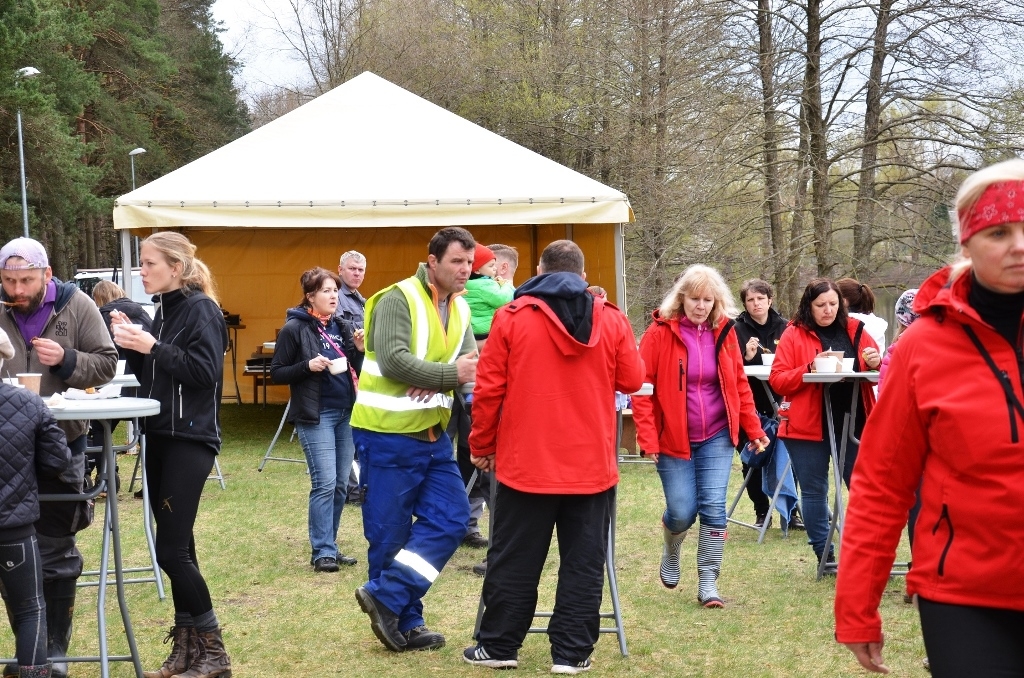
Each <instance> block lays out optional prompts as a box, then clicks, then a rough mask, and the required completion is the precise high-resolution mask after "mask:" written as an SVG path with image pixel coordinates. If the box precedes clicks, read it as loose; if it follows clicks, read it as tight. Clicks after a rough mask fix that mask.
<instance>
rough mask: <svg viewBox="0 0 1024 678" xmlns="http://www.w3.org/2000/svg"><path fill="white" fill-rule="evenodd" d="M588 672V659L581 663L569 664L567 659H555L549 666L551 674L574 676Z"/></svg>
mask: <svg viewBox="0 0 1024 678" xmlns="http://www.w3.org/2000/svg"><path fill="white" fill-rule="evenodd" d="M589 670H590V657H587V658H586V659H584V660H583V661H581V662H571V661H569V660H568V659H556V660H555V661H554V663H553V664H552V665H551V673H562V674H568V675H572V674H576V673H583V672H584V671H589Z"/></svg>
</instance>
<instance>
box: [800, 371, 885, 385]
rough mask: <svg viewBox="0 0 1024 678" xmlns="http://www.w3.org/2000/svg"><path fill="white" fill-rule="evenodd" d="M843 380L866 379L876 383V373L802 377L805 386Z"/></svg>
mask: <svg viewBox="0 0 1024 678" xmlns="http://www.w3.org/2000/svg"><path fill="white" fill-rule="evenodd" d="M843 379H866V380H867V381H871V382H877V381H878V372H808V373H806V374H805V375H804V383H805V384H834V383H836V382H839V381H842V380H843Z"/></svg>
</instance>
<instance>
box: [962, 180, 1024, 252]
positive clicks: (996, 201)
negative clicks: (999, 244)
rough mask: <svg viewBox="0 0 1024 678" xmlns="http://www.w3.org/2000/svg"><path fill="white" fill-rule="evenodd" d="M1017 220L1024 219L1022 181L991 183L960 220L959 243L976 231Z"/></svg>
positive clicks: (966, 239) (1023, 189) (965, 240)
mask: <svg viewBox="0 0 1024 678" xmlns="http://www.w3.org/2000/svg"><path fill="white" fill-rule="evenodd" d="M1018 221H1024V181H1003V182H1000V183H998V184H992V185H991V186H989V187H988V188H986V189H985V191H984V193H982V194H981V197H980V198H978V201H977V202H976V203H974V206H973V207H971V209H970V210H968V212H967V214H966V215H964V218H963V219H962V220H961V221H960V244H961V245H963V244H964V243H965V242H967V241H968V240H969V239H970V237H971V236H972V235H974V234H975V233H977V232H978V231H983V230H985V229H986V228H990V227H992V226H1000V225H1002V224H1012V223H1015V222H1018Z"/></svg>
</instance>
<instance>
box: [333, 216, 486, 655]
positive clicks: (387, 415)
mask: <svg viewBox="0 0 1024 678" xmlns="http://www.w3.org/2000/svg"><path fill="white" fill-rule="evenodd" d="M475 249H476V242H475V241H474V240H473V236H472V235H470V233H469V231H466V230H465V229H462V228H454V227H449V228H443V229H441V230H440V231H438V232H437V233H436V234H435V235H434V237H433V238H432V239H431V241H430V246H429V248H428V250H429V254H428V256H427V262H426V263H425V264H420V266H419V269H418V270H417V271H416V275H414V276H412V277H411V278H407V279H405V280H402V281H401V282H398V283H396V284H394V285H391V286H390V287H387V288H385V289H383V290H381V291H380V292H378V293H377V294H375V295H373V296H372V297H370V299H369V300H367V302H366V339H365V342H366V357H365V359H364V361H363V369H362V373H361V375H360V378H359V393H358V395H357V396H356V404H355V407H354V408H353V410H352V437H353V439H354V441H355V445H356V450H357V452H358V454H359V458H360V459H361V460H362V469H361V471H362V472H361V474H360V475H361V477H360V483H361V484H362V485H363V486H364V487H365V488H366V496H365V499H364V501H363V535H364V536H365V537H366V540H367V541H368V542H369V548H368V549H367V563H368V565H369V581H368V582H367V583H366V584H364V585H363V586H360V587H359V588H358V589H356V600H357V601H358V602H359V606H360V608H361V609H362V610H363V612H365V613H366V614H367V615H369V617H370V628H371V629H372V630H373V633H374V635H376V636H377V639H378V640H380V641H381V643H383V644H384V646H385V647H386V648H388V649H389V650H392V651H393V652H402V651H405V650H432V649H436V648H439V647H443V646H444V644H445V638H444V636H443V635H441V634H440V633H437V632H436V631H431V630H430V629H428V628H427V627H426V625H425V624H424V621H423V602H422V598H423V596H424V595H426V593H427V590H428V589H429V588H430V585H431V584H432V583H433V582H434V580H435V579H436V578H437V576H438V574H439V573H440V571H441V569H442V568H443V567H444V565H445V563H447V562H448V559H449V558H451V556H452V554H453V553H455V550H456V549H457V548H458V547H459V543H460V542H461V541H462V538H463V537H464V536H465V535H466V524H467V522H468V520H469V502H468V501H467V500H466V489H465V486H464V485H463V484H462V478H461V477H460V475H459V468H458V466H457V465H456V463H455V459H454V458H453V456H452V441H451V438H449V437H448V435H447V434H446V433H445V428H446V426H447V424H448V420H449V419H450V418H451V407H452V400H453V398H452V392H453V391H454V389H456V388H458V387H459V386H461V385H462V384H465V383H468V382H471V381H474V379H475V378H476V362H477V351H476V342H475V340H474V339H473V328H472V326H471V324H470V317H469V306H468V305H467V304H466V302H465V301H464V300H463V299H462V298H461V296H460V294H461V293H462V291H463V290H464V289H465V287H466V281H467V280H468V279H469V274H470V272H471V271H472V269H473V254H474V251H475ZM413 518H415V522H414V521H413Z"/></svg>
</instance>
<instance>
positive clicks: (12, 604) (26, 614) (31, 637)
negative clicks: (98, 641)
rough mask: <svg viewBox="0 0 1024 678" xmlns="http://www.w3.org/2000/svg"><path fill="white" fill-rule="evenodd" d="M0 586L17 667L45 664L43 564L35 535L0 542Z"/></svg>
mask: <svg viewBox="0 0 1024 678" xmlns="http://www.w3.org/2000/svg"><path fill="white" fill-rule="evenodd" d="M0 588H2V590H3V591H2V592H3V599H4V604H5V605H7V613H8V617H9V619H10V621H11V626H12V630H13V631H14V639H15V652H16V655H15V656H16V658H17V659H18V664H19V665H21V666H38V665H40V664H45V663H46V649H47V648H46V613H45V608H44V605H43V565H42V558H41V557H40V555H39V547H38V545H37V544H36V538H35V535H30V536H28V537H23V538H22V539H13V540H10V541H4V542H0Z"/></svg>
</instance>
